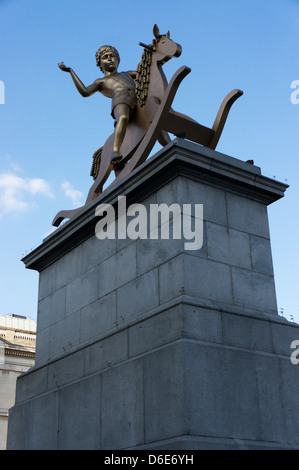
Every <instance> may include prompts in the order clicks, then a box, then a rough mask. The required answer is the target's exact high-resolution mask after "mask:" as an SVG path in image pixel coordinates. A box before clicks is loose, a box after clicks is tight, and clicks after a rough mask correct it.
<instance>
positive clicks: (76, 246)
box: [8, 139, 299, 450]
mask: <svg viewBox="0 0 299 470" xmlns="http://www.w3.org/2000/svg"><path fill="white" fill-rule="evenodd" d="M285 189H286V186H285V185H283V184H281V183H279V182H277V181H274V180H270V179H268V178H265V177H263V176H261V174H260V169H259V168H257V167H255V166H252V165H249V164H246V163H243V162H240V161H239V160H236V159H233V158H231V157H228V156H225V155H222V154H219V153H217V152H214V151H211V150H208V149H205V148H202V147H200V146H198V145H194V144H191V143H189V142H185V141H182V140H180V139H178V140H176V141H174V142H172V143H171V144H170V145H168V146H167V147H165V148H164V149H163V150H162V151H161V152H159V153H158V154H156V155H155V156H153V157H152V158H151V159H149V160H148V161H147V162H146V163H145V164H143V165H142V166H141V167H140V168H138V169H137V170H135V171H134V172H133V173H132V174H131V175H130V176H129V177H128V178H126V179H125V180H123V181H122V182H121V183H120V184H118V185H115V187H113V188H112V189H111V190H109V191H107V192H105V193H104V194H103V195H102V196H100V197H99V198H98V199H97V200H95V201H93V203H92V204H90V205H89V206H88V207H87V208H85V209H84V210H83V211H82V212H81V213H79V214H78V215H77V216H76V217H74V218H73V219H72V220H70V221H69V222H67V223H66V224H65V225H63V226H62V227H61V228H59V229H58V230H57V231H56V232H55V233H53V234H52V235H51V236H50V237H48V238H47V239H45V240H44V242H43V244H42V245H41V246H40V247H38V248H37V249H36V250H34V251H33V252H32V253H30V254H29V255H28V256H27V257H26V258H25V259H24V262H25V264H26V267H28V268H30V269H36V270H38V271H39V272H40V283H39V309H38V324H37V351H36V365H35V366H34V367H33V368H32V369H30V370H29V371H28V372H27V373H26V374H23V375H22V376H21V377H20V378H19V379H18V382H17V394H16V404H15V406H14V407H13V408H12V409H11V410H10V415H9V429H8V449H157V450H158V449H161V450H163V449H165V450H166V449H168V450H171V449H176V450H180V449H182V450H183V449H289V448H292V449H295V448H299V438H298V435H299V434H298V432H297V431H298V426H299V403H298V400H297V390H298V387H299V369H298V367H299V366H296V365H294V364H292V362H291V360H290V356H291V353H292V349H291V343H292V341H294V340H297V339H299V327H298V325H296V324H294V323H289V322H287V321H286V320H284V319H283V318H282V317H279V316H278V314H277V307H276V298H275V286H274V275H273V268H272V258H271V248H270V237H269V228H268V217H267V205H268V204H270V203H272V202H274V201H275V200H277V199H279V198H280V197H282V196H283V193H284V191H285ZM120 195H125V196H126V197H127V202H128V204H133V203H142V204H143V205H144V206H145V207H147V208H149V206H150V204H161V203H166V204H168V205H170V204H173V203H177V204H180V205H181V206H182V205H183V204H203V217H204V222H203V228H204V236H203V246H202V248H201V249H199V250H195V251H187V250H186V249H185V246H184V242H185V240H183V239H169V240H161V239H137V240H131V239H128V238H127V239H118V238H117V237H116V239H114V240H109V239H106V240H99V239H98V238H97V237H96V236H95V225H96V222H97V221H98V218H97V217H95V215H94V213H95V209H96V207H97V205H98V204H100V203H102V204H103V203H109V204H111V205H114V206H116V204H117V199H118V196H120Z"/></svg>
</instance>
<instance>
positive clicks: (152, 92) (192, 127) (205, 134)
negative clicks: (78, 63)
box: [52, 25, 243, 227]
mask: <svg viewBox="0 0 299 470" xmlns="http://www.w3.org/2000/svg"><path fill="white" fill-rule="evenodd" d="M153 33H154V39H153V41H152V43H151V44H149V45H146V44H143V43H139V44H140V45H141V46H142V47H143V48H144V52H143V55H142V59H141V62H140V63H139V65H138V67H137V71H136V73H135V75H134V78H135V82H136V88H135V92H136V99H137V105H136V107H135V109H134V111H133V113H132V115H131V117H130V120H129V122H128V124H127V127H126V131H125V135H124V137H123V141H122V144H121V152H120V154H121V156H122V158H121V160H120V161H118V162H117V163H113V161H111V154H112V153H113V145H114V140H115V132H114V133H113V134H112V135H110V137H109V138H108V139H107V141H106V142H105V144H104V146H103V147H101V148H100V149H99V150H98V151H97V152H95V154H94V157H93V158H94V161H93V166H92V171H91V175H92V176H93V178H94V183H93V185H92V186H91V188H90V190H89V193H88V196H87V199H86V202H85V204H84V205H83V206H81V207H79V208H77V209H73V210H62V211H60V212H58V214H57V215H56V216H55V218H54V220H53V222H52V225H54V226H56V227H58V226H59V225H60V223H61V222H62V221H63V220H64V219H66V218H72V217H73V216H74V215H75V214H77V213H78V212H79V211H80V210H81V209H83V208H84V207H85V206H87V205H88V204H89V203H90V202H91V201H92V200H93V199H94V198H96V197H97V196H98V195H99V194H101V193H102V192H103V185H104V183H105V182H106V180H107V178H108V177H109V175H110V173H111V171H112V170H114V172H115V176H116V178H115V180H114V181H113V182H112V183H111V184H110V186H108V187H111V186H112V185H114V184H115V183H117V182H119V181H120V180H122V179H123V178H124V177H126V176H127V175H128V174H130V173H131V172H132V171H133V170H134V169H135V168H137V167H138V166H139V165H141V164H142V163H143V162H144V161H145V160H146V158H147V157H148V155H149V153H150V152H151V150H152V148H153V146H154V145H155V143H156V141H157V140H158V142H159V143H160V144H161V145H162V146H165V145H166V144H168V143H169V142H170V141H171V139H170V137H169V135H168V133H171V134H175V135H178V134H181V135H184V137H185V138H186V139H188V140H192V141H193V142H196V143H198V144H201V145H203V146H205V147H208V148H210V149H215V148H216V146H217V143H218V141H219V139H220V136H221V133H222V131H223V128H224V125H225V122H226V119H227V116H228V113H229V111H230V108H231V106H232V104H233V103H234V102H235V101H236V100H237V99H238V98H239V97H240V96H241V95H242V94H243V92H242V91H241V90H238V89H235V90H233V91H231V92H230V93H229V94H228V95H227V96H226V97H225V98H224V100H223V102H222V104H221V106H220V108H219V111H218V114H217V116H216V119H215V121H214V124H213V126H212V127H211V128H208V127H205V126H203V125H201V124H199V123H197V122H196V121H194V120H193V119H191V118H190V117H188V116H186V115H184V114H181V113H178V112H176V111H174V110H173V109H172V108H171V105H172V102H173V100H174V97H175V94H176V92H177V89H178V87H179V85H180V83H181V81H182V80H183V79H184V77H185V76H186V75H188V74H189V73H190V72H191V69H190V68H189V67H186V66H183V67H181V68H179V69H178V70H177V72H176V73H175V74H174V75H173V77H172V79H171V80H170V82H169V84H168V83H167V80H166V77H165V74H164V72H163V69H162V66H163V64H165V63H166V62H167V61H168V60H170V59H171V58H173V57H179V56H180V54H181V52H182V48H181V46H180V45H179V44H177V43H175V42H174V41H172V40H171V39H170V34H169V32H168V33H166V34H160V31H159V28H158V27H157V25H155V26H154V28H153ZM59 66H60V67H61V64H59ZM61 68H62V67H61ZM62 69H63V68H62ZM65 69H66V68H65Z"/></svg>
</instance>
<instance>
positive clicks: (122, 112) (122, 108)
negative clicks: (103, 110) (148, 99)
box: [111, 103, 130, 163]
mask: <svg viewBox="0 0 299 470" xmlns="http://www.w3.org/2000/svg"><path fill="white" fill-rule="evenodd" d="M113 112H114V117H115V119H116V127H115V132H114V136H115V137H114V144H113V152H112V154H111V162H112V163H117V162H118V161H119V160H121V159H122V155H120V148H121V144H122V143H123V140H124V137H125V134H126V130H127V125H128V122H129V119H130V107H129V106H128V105H127V104H124V103H121V104H118V105H117V106H115V108H114V110H113Z"/></svg>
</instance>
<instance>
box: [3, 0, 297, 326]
mask: <svg viewBox="0 0 299 470" xmlns="http://www.w3.org/2000/svg"><path fill="white" fill-rule="evenodd" d="M155 23H157V24H158V26H159V28H160V31H161V32H166V31H167V30H170V33H171V37H172V39H174V40H175V41H176V42H178V43H180V44H181V45H182V48H183V52H182V54H181V56H180V57H179V58H177V59H173V60H171V61H170V62H168V63H167V64H166V65H165V66H164V71H165V73H166V75H167V77H168V78H169V79H170V78H171V76H172V75H173V73H174V72H175V71H176V70H177V69H178V68H179V67H180V66H182V65H187V66H189V67H190V68H191V69H192V72H191V73H190V74H189V75H188V76H187V77H186V78H185V79H184V81H183V83H182V84H181V86H180V88H179V90H178V93H177V96H176V98H175V102H174V109H176V110H177V111H181V112H183V113H185V114H188V115H189V116H192V117H193V118H194V119H196V120H197V121H199V122H200V123H201V124H203V125H206V126H208V127H209V126H211V125H212V123H213V121H214V118H215V116H216V113H217V111H218V107H219V105H220V103H221V101H222V99H223V98H224V96H225V95H226V94H227V93H228V92H229V91H231V90H232V89H234V88H239V89H242V90H243V91H244V95H243V96H242V97H241V98H240V99H239V100H238V101H237V102H236V103H235V105H234V106H233V108H232V110H231V113H230V115H229V119H228V121H227V125H226V127H225V129H224V132H223V134H222V137H221V140H220V142H219V144H218V147H217V150H218V151H220V152H223V153H225V154H227V155H231V156H233V157H236V158H239V159H240V160H243V161H245V160H248V159H254V161H255V164H256V165H258V166H260V167H261V169H262V173H263V174H264V175H265V176H269V177H271V178H276V179H277V180H279V181H282V182H287V184H289V185H290V188H289V189H288V190H287V192H286V196H285V198H283V199H281V200H280V201H278V202H276V203H274V204H273V205H271V206H270V207H269V211H268V212H269V222H270V232H271V242H272V254H273V262H274V270H275V280H276V291H277V301H278V307H279V310H280V309H283V315H284V316H285V318H287V319H288V320H291V319H292V318H293V319H294V320H295V321H296V322H299V311H298V307H297V306H298V301H297V288H298V281H299V267H298V264H299V263H298V261H299V256H298V242H297V238H298V233H299V221H298V215H297V214H298V210H297V203H298V200H299V188H298V175H299V171H298V170H299V163H298V153H299V152H298V148H299V145H298V136H299V104H294V103H292V102H291V95H292V93H296V89H292V88H291V84H292V82H294V81H295V80H299V59H298V44H299V1H298V0H186V1H185V2H182V1H181V0H180V1H177V0H163V1H157V0H151V1H150V2H141V1H140V0H139V1H136V0H127V1H126V2H124V1H123V0H109V2H107V1H105V2H104V1H101V0H51V1H49V0H0V40H1V47H0V81H1V82H2V84H4V87H5V93H4V94H5V96H4V98H5V102H4V104H0V242H1V264H0V281H1V283H0V315H5V314H7V313H10V312H12V313H16V314H22V315H28V316H30V317H31V318H33V319H35V318H36V310H37V289H38V274H37V273H36V272H34V271H30V270H26V269H25V267H24V265H23V263H22V262H21V261H20V259H21V258H22V256H23V255H24V254H26V253H28V252H29V251H31V249H33V248H35V247H36V246H38V245H39V244H40V243H41V241H42V239H43V238H44V237H45V235H47V234H48V233H49V232H50V231H51V229H52V226H51V221H52V219H53V217H54V215H55V214H56V213H57V212H58V211H59V210H61V209H69V208H72V207H77V206H78V205H79V204H80V203H82V202H84V201H85V198H86V195H87V192H88V190H89V188H90V186H91V184H92V179H91V177H90V176H89V172H90V167H91V157H92V154H93V153H94V151H95V150H96V149H98V148H99V147H100V146H101V145H102V144H103V142H104V141H105V140H106V138H107V137H108V136H109V135H110V134H111V131H112V126H113V121H112V119H111V117H110V100H107V99H105V98H104V97H102V96H101V95H97V96H95V95H94V96H93V97H91V98H89V99H83V98H82V97H81V96H80V95H79V93H78V92H77V91H76V90H75V88H74V86H73V84H72V83H71V79H70V77H69V76H68V75H66V74H64V73H63V72H61V71H60V70H59V69H58V67H57V63H58V62H60V61H64V63H65V64H66V65H69V66H71V67H72V68H74V70H75V71H76V72H77V74H78V75H79V77H80V78H81V80H82V81H83V82H84V83H85V84H86V85H89V84H91V83H92V82H93V81H94V80H95V79H96V78H98V77H99V74H100V71H99V70H98V68H97V67H96V65H95V58H94V55H95V52H96V50H97V49H98V48H99V47H100V46H101V45H103V44H113V45H114V46H115V47H116V48H117V49H118V51H119V53H120V56H121V64H120V69H121V70H130V69H135V68H136V66H137V64H138V62H139V60H140V57H141V53H142V49H141V48H140V47H139V46H138V43H139V41H142V42H145V43H150V42H151V40H152V37H153V36H152V29H153V25H154V24H155ZM1 82H0V84H1ZM298 84H299V82H298ZM293 96H294V95H293ZM296 96H297V95H296ZM298 97H299V93H298ZM0 102H1V93H0ZM158 148H159V147H157V148H156V149H158Z"/></svg>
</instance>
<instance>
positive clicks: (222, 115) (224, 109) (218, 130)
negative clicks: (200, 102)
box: [208, 89, 243, 150]
mask: <svg viewBox="0 0 299 470" xmlns="http://www.w3.org/2000/svg"><path fill="white" fill-rule="evenodd" d="M242 95H243V91H241V90H238V89H235V90H233V91H231V92H230V93H228V95H226V97H225V98H224V100H223V101H222V104H221V106H220V108H219V111H218V113H217V116H216V119H215V122H214V124H213V127H212V130H213V131H214V135H213V137H212V140H211V142H210V143H209V145H208V147H209V148H210V149H213V150H215V148H216V146H217V144H218V141H219V139H220V136H221V134H222V131H223V128H224V125H225V123H226V119H227V116H228V113H229V111H230V108H231V106H232V104H233V103H234V102H235V101H236V100H237V99H238V98H239V97H240V96H242Z"/></svg>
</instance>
